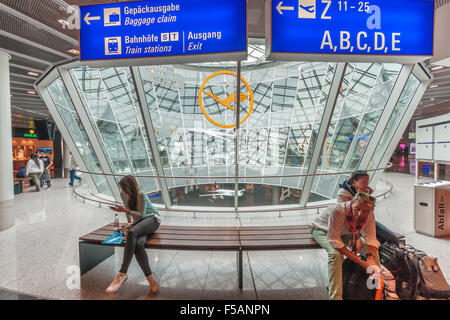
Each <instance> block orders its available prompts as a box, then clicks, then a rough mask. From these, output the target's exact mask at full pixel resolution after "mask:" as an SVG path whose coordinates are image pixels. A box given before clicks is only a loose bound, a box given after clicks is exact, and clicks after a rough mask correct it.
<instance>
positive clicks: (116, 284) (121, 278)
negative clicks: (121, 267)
mask: <svg viewBox="0 0 450 320" xmlns="http://www.w3.org/2000/svg"><path fill="white" fill-rule="evenodd" d="M127 279H128V275H127V274H126V273H125V274H123V273H119V274H117V276H116V277H115V279H114V281H113V282H111V284H110V285H109V287H108V288H107V289H106V290H105V292H106V293H114V292H116V291H117V290H119V289H120V287H121V286H122V284H123V283H124V282H125V281H127Z"/></svg>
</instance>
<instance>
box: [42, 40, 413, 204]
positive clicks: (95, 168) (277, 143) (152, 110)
mask: <svg viewBox="0 0 450 320" xmlns="http://www.w3.org/2000/svg"><path fill="white" fill-rule="evenodd" d="M249 52H250V57H249V60H248V61H246V62H243V63H242V70H241V76H242V78H243V80H245V82H246V83H244V82H243V81H242V82H241V88H240V93H241V96H240V101H241V112H240V115H239V117H240V119H241V120H242V119H244V118H245V117H246V116H248V118H247V119H246V120H245V122H243V123H242V124H241V125H240V130H239V144H238V155H239V157H238V158H239V161H238V172H239V177H245V178H239V186H238V189H239V190H241V191H240V192H239V194H238V198H239V206H248V205H278V204H291V203H299V201H300V200H299V199H300V198H301V197H304V198H305V199H306V200H307V201H316V200H324V199H330V198H333V197H335V195H336V192H337V190H338V187H339V183H340V182H342V181H343V180H345V179H346V178H347V177H348V176H346V175H345V174H340V173H341V172H342V173H343V172H349V171H353V170H355V169H373V168H377V167H383V166H385V165H386V163H382V161H381V159H382V155H383V154H384V153H385V152H386V150H387V148H388V145H389V143H390V142H391V140H392V139H393V138H394V132H395V131H396V128H397V126H398V124H399V122H401V121H409V119H404V118H403V114H404V113H405V112H406V109H407V108H410V107H411V106H410V103H411V101H412V97H413V96H414V94H415V92H416V90H417V88H418V87H419V85H420V81H419V80H418V79H417V78H416V77H415V76H414V75H413V73H412V72H411V70H412V66H406V65H401V64H386V63H385V64H383V63H345V64H344V65H345V68H344V69H343V70H344V72H343V73H342V75H341V76H340V77H338V75H337V74H336V73H337V70H338V63H326V62H289V63H287V62H286V63H282V62H268V61H264V58H263V54H264V51H263V47H262V46H257V45H251V46H250V51H249ZM235 65H236V64H235V63H229V62H227V63H205V64H189V65H159V66H143V67H133V68H128V67H121V68H117V67H116V68H91V67H86V66H82V65H81V64H79V63H78V64H76V65H75V66H73V65H72V66H69V67H67V68H65V69H64V67H60V68H62V69H64V70H63V71H60V72H66V73H67V74H68V76H67V77H60V76H57V77H56V79H55V80H54V81H52V83H51V84H50V85H48V86H47V87H46V89H45V90H48V92H49V93H50V96H51V97H52V99H53V103H54V104H55V105H56V110H53V109H52V108H50V109H51V111H52V110H53V112H56V111H57V112H60V114H61V117H62V119H63V121H64V124H61V123H57V124H58V126H60V125H65V126H66V128H67V130H68V131H69V132H70V135H71V137H64V138H65V139H73V140H74V141H75V144H76V146H77V148H78V150H79V152H80V154H81V155H82V157H83V159H84V160H85V164H86V168H87V169H88V171H91V172H108V170H109V171H110V172H111V173H112V174H135V175H160V176H166V178H161V179H157V178H142V179H140V183H141V185H142V186H143V188H144V190H145V191H146V192H148V193H151V192H158V191H167V193H166V194H167V195H168V199H163V200H162V201H164V202H165V204H166V205H167V206H170V205H172V204H184V205H206V206H211V205H217V206H233V201H232V199H233V198H234V187H235V186H234V183H235V179H234V176H235V172H236V171H235V170H236V154H235V152H236V145H237V141H236V130H235V128H234V127H233V124H234V123H235V110H234V107H233V106H234V104H233V103H234V100H235V98H236V96H237V95H236V94H235V92H236V77H234V76H233V75H231V74H229V73H227V72H229V71H232V72H236V66H235ZM408 67H409V71H407V70H406V69H407V68H408ZM224 71H226V72H224ZM69 79H70V80H69ZM68 81H70V82H71V83H70V87H71V88H72V90H70V88H69V89H67V88H66V87H67V86H68V84H69V83H68ZM137 86H140V87H139V88H140V89H141V90H137V89H138V87H137ZM398 90H400V91H401V95H399V98H394V96H395V92H396V91H398ZM138 92H143V93H144V94H142V96H140V95H139V94H138ZM72 95H77V97H78V100H77V99H75V100H74V99H72V97H71V96H72ZM199 96H200V98H199ZM73 101H80V103H78V104H79V105H76V106H75V107H74V106H73V104H74V102H73ZM252 102H253V103H252ZM200 105H201V106H202V107H201V106H200ZM412 107H414V108H415V106H412ZM80 110H81V111H83V113H85V114H86V115H87V118H86V119H89V121H87V120H84V121H80V118H79V117H78V113H79V112H80ZM329 112H331V116H330V118H329V119H327V120H326V119H325V120H324V114H327V113H329ZM386 113H389V114H390V115H391V116H389V117H387V119H388V121H387V122H386V123H380V121H381V119H384V118H385V117H386ZM145 114H148V115H149V119H148V120H147V122H146V121H144V120H145V119H144V118H145ZM383 115H384V117H383ZM84 122H87V123H84ZM85 127H87V128H88V130H89V132H90V133H91V134H94V135H95V137H89V135H88V134H87V133H86V130H85ZM323 130H325V131H323ZM375 130H381V132H383V133H382V135H381V138H379V139H378V138H377V139H378V141H372V138H373V137H374V132H375ZM321 132H325V138H324V139H320V137H321V136H323V134H321ZM148 135H150V137H149V136H148ZM93 138H94V139H96V141H98V143H99V145H100V146H101V150H95V148H92V143H91V142H90V140H91V139H93ZM152 141H154V144H156V145H152ZM371 143H372V144H374V145H375V146H376V147H375V152H373V153H372V154H370V155H369V154H366V153H365V151H366V148H367V146H369V145H370V144H371ZM98 153H101V154H102V155H103V156H104V157H105V158H106V159H107V160H106V163H99V161H98V160H97V159H98V156H97V155H98ZM315 155H316V156H315ZM364 157H370V161H365V163H366V164H364V165H363V167H361V165H362V164H363V163H364V161H362V159H363V158H364ZM316 159H317V161H316ZM104 167H108V170H105V168H104ZM311 169H315V170H314V172H315V173H336V174H330V175H320V176H315V177H313V178H312V181H311V182H312V184H311V183H310V186H309V187H306V189H305V185H308V181H306V180H307V179H306V178H305V177H301V178H300V177H286V176H288V175H299V174H306V173H307V172H308V171H309V172H311ZM196 177H200V178H196ZM117 179H119V177H116V180H117ZM93 180H94V182H95V184H96V186H97V189H98V191H99V192H101V193H105V194H108V195H112V194H114V192H112V191H111V188H114V187H115V186H113V185H111V184H109V185H108V183H106V180H105V178H104V177H102V176H93ZM372 183H376V181H372ZM161 189H166V190H161ZM305 190H306V191H305ZM231 191H232V192H231ZM304 192H306V193H307V194H303V193H304ZM163 194H164V192H163ZM202 198H203V199H202ZM252 198H253V199H252ZM189 200H191V201H189Z"/></svg>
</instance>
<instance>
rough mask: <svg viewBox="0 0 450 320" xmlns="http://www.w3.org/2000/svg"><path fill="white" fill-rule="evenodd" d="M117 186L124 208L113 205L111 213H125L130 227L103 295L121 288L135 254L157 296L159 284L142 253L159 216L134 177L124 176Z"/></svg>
mask: <svg viewBox="0 0 450 320" xmlns="http://www.w3.org/2000/svg"><path fill="white" fill-rule="evenodd" d="M119 187H120V189H121V192H120V196H121V198H122V201H123V203H124V205H125V207H123V206H116V207H114V208H113V210H114V211H117V212H124V213H125V214H126V217H127V221H128V223H129V224H131V223H132V226H131V227H130V229H129V230H128V235H127V242H126V244H125V252H124V255H123V262H122V267H121V268H120V271H119V273H118V274H117V276H116V278H115V279H114V281H113V282H112V283H111V285H110V286H109V287H108V288H107V289H106V292H107V293H113V292H116V291H117V290H119V289H120V287H121V286H122V284H123V283H124V282H125V281H126V280H127V278H128V276H127V271H128V266H129V265H130V262H131V260H132V259H133V255H136V260H137V262H138V263H139V266H140V267H141V269H142V271H143V272H144V274H145V277H146V278H147V280H148V283H149V284H150V288H151V291H152V292H153V293H156V292H158V289H159V285H158V283H157V282H156V280H155V278H154V277H153V275H152V271H151V269H150V264H149V261H148V256H147V252H146V251H145V243H146V242H147V236H148V235H151V234H153V233H154V232H155V231H156V230H158V228H159V225H160V224H161V221H160V219H159V218H158V216H159V213H158V211H157V210H156V209H155V208H154V207H153V205H152V204H151V202H150V200H149V199H148V197H147V195H146V194H145V193H144V192H143V191H142V190H141V189H140V188H139V185H138V183H137V181H136V178H135V177H133V176H125V177H123V178H122V179H121V180H120V181H119Z"/></svg>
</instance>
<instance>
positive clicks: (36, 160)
mask: <svg viewBox="0 0 450 320" xmlns="http://www.w3.org/2000/svg"><path fill="white" fill-rule="evenodd" d="M38 159H39V157H38V155H37V154H36V153H33V154H32V155H31V160H33V161H34V163H36V165H37V166H38V167H39V160H38Z"/></svg>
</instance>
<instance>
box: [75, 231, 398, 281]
mask: <svg viewBox="0 0 450 320" xmlns="http://www.w3.org/2000/svg"><path fill="white" fill-rule="evenodd" d="M113 233H114V229H113V224H108V225H106V226H104V227H102V228H100V229H97V230H95V231H93V232H91V233H89V234H87V235H84V236H82V237H80V238H79V257H80V270H81V274H82V275H83V274H84V273H86V272H88V271H89V270H91V269H92V268H94V267H95V266H96V265H98V264H99V263H101V262H103V261H104V260H105V259H107V258H109V257H111V256H112V255H113V254H114V247H115V246H121V247H123V246H124V244H120V245H119V244H113V245H111V244H103V243H102V242H103V241H105V240H106V239H108V238H109V237H110V236H111V235H112V234H113ZM398 237H399V239H403V238H404V236H402V235H398ZM145 247H146V248H148V249H167V250H194V251H195V250H214V251H235V252H236V260H237V273H238V285H239V288H240V289H242V287H243V275H242V252H243V251H253V250H268V251H270V250H281V249H292V250H299V249H316V248H320V246H319V244H317V242H316V241H315V240H314V239H313V237H312V236H311V234H310V232H309V226H308V225H293V226H264V227H192V226H165V225H163V226H161V227H160V228H159V229H158V230H157V231H156V232H155V233H154V234H153V235H152V236H151V237H149V238H148V240H147V243H146V245H145Z"/></svg>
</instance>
